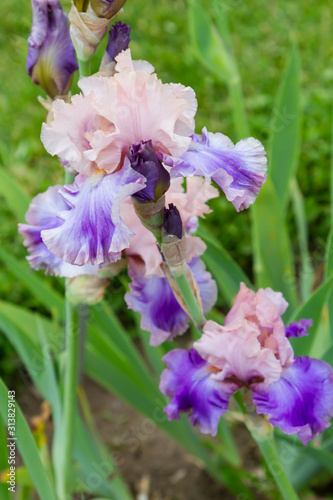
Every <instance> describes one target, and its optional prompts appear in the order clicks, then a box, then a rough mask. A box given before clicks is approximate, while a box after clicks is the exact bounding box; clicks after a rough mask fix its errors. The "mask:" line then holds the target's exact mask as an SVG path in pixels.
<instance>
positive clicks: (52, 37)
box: [26, 0, 78, 98]
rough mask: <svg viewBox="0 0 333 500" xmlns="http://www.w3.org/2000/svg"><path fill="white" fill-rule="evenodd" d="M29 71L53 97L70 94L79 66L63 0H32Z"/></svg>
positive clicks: (37, 82)
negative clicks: (74, 74) (62, 5)
mask: <svg viewBox="0 0 333 500" xmlns="http://www.w3.org/2000/svg"><path fill="white" fill-rule="evenodd" d="M31 3H32V14H33V24H32V29H31V33H30V36H29V38H28V56H27V62H26V66H27V72H28V74H29V76H30V77H31V78H32V81H33V82H34V83H35V84H37V85H40V86H41V87H42V88H43V89H44V90H45V92H46V93H47V94H48V95H49V96H50V97H52V98H54V97H56V96H58V95H64V94H67V92H68V91H69V88H70V84H71V79H72V74H73V73H74V71H76V70H77V69H78V65H77V62H76V58H75V50H74V47H73V43H72V41H71V38H70V35H69V28H68V22H67V15H66V14H65V13H64V12H63V10H62V7H61V4H60V2H59V0H32V2H31Z"/></svg>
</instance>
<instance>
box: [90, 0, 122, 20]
mask: <svg viewBox="0 0 333 500" xmlns="http://www.w3.org/2000/svg"><path fill="white" fill-rule="evenodd" d="M125 2H126V0H91V1H90V4H91V6H92V8H93V10H94V12H95V14H96V15H97V16H98V17H105V18H106V19H111V17H114V16H115V15H116V14H117V12H119V10H120V9H121V8H122V6H123V5H124V4H125Z"/></svg>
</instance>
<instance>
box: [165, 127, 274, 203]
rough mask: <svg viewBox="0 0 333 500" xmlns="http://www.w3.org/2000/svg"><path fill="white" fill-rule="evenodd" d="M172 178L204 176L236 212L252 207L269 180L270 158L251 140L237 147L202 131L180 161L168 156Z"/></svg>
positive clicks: (256, 142)
mask: <svg viewBox="0 0 333 500" xmlns="http://www.w3.org/2000/svg"><path fill="white" fill-rule="evenodd" d="M164 163H165V164H166V165H168V166H170V167H172V169H171V172H170V173H171V177H179V176H184V177H188V176H193V175H202V176H204V177H205V178H206V179H207V180H210V179H213V180H214V181H215V182H216V183H217V184H218V185H219V186H220V187H221V189H222V190H223V191H224V193H225V195H226V197H227V199H228V200H229V201H231V202H232V203H233V205H234V206H235V208H236V210H237V211H239V210H243V209H244V208H248V207H249V206H250V205H252V204H253V203H254V201H255V199H256V197H257V195H258V193H259V191H260V188H261V186H262V184H263V183H264V182H265V180H266V170H267V158H266V153H265V149H264V147H263V145H262V144H261V142H259V141H258V140H257V139H254V138H253V137H250V138H248V139H243V140H241V141H239V142H238V143H237V144H233V143H232V141H231V140H230V139H229V138H228V137H227V136H225V135H223V134H220V133H216V134H213V133H211V132H207V129H206V128H204V129H203V130H202V135H201V136H200V135H197V134H195V135H194V136H193V137H192V142H191V145H190V147H189V149H188V150H187V151H186V153H184V154H183V155H182V156H181V157H180V158H172V157H170V156H167V155H164Z"/></svg>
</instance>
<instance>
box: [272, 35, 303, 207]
mask: <svg viewBox="0 0 333 500" xmlns="http://www.w3.org/2000/svg"><path fill="white" fill-rule="evenodd" d="M300 71H301V68H300V61H299V55H298V50H297V46H296V45H295V44H293V45H292V47H291V51H290V61H289V63H288V65H287V67H286V69H285V71H284V73H283V76H282V81H281V86H280V89H279V92H278V95H277V100H276V104H275V107H274V108H273V117H272V121H271V131H272V137H271V154H270V168H269V176H270V178H271V179H272V182H273V185H274V187H275V190H276V193H277V196H278V198H279V200H280V203H281V207H282V209H284V208H285V206H286V203H287V201H288V197H289V187H290V181H291V179H292V177H293V176H294V175H295V172H296V168H297V162H298V155H299V145H300V123H301V114H300V90H301V88H300Z"/></svg>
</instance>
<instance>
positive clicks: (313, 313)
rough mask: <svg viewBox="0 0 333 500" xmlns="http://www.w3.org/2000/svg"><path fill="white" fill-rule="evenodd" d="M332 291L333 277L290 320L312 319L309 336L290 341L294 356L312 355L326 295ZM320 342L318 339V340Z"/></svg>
mask: <svg viewBox="0 0 333 500" xmlns="http://www.w3.org/2000/svg"><path fill="white" fill-rule="evenodd" d="M332 289H333V275H331V276H330V277H329V278H328V280H327V281H326V282H325V283H323V284H322V285H321V286H320V287H319V288H317V290H316V291H315V292H314V293H313V294H312V295H311V297H310V298H309V299H308V300H307V301H306V302H305V303H304V304H303V305H302V306H300V307H299V308H298V309H297V310H296V311H295V312H294V314H293V316H292V317H291V318H290V321H299V320H300V319H302V318H312V319H313V326H312V327H311V328H310V329H309V335H308V336H306V337H302V339H301V341H300V340H299V339H291V342H292V345H293V349H294V351H295V355H296V356H308V355H311V354H312V349H313V346H314V345H315V342H318V340H317V339H316V336H317V335H318V334H319V333H320V329H318V326H319V324H320V320H321V315H322V311H323V307H324V305H325V303H326V301H327V297H328V295H329V294H330V293H331V291H332ZM319 340H320V339H319Z"/></svg>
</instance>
